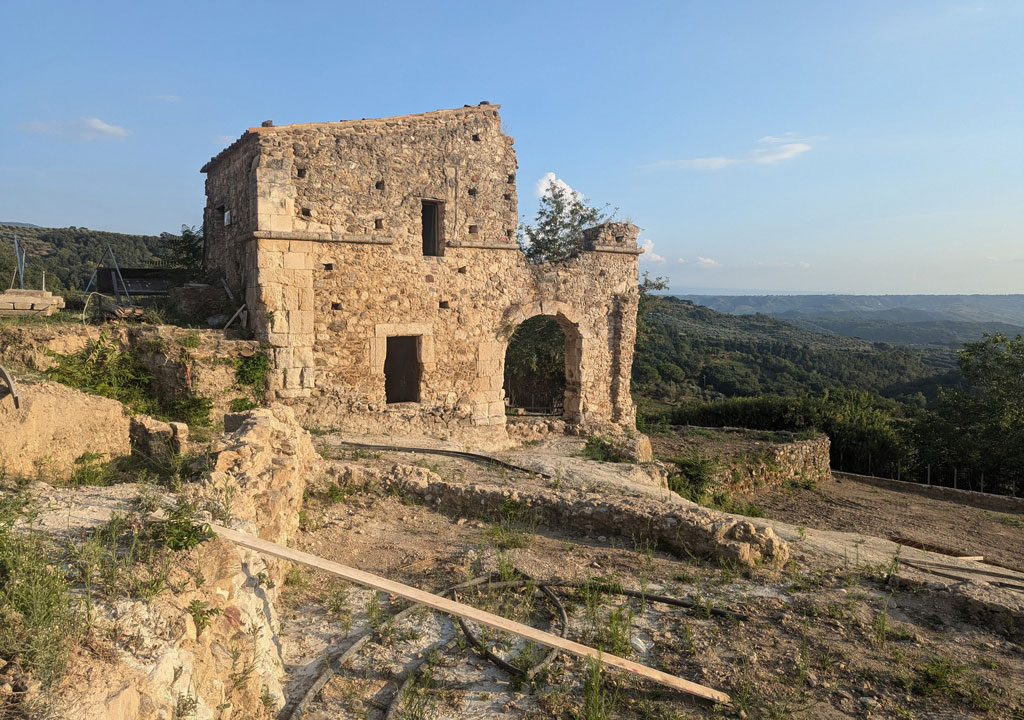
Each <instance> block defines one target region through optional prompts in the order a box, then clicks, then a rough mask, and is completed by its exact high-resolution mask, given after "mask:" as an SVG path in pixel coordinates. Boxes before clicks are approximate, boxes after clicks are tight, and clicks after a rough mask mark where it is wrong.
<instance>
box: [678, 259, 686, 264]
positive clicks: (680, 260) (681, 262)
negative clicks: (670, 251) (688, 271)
mask: <svg viewBox="0 0 1024 720" xmlns="http://www.w3.org/2000/svg"><path fill="white" fill-rule="evenodd" d="M676 262H677V263H679V264H680V265H684V264H686V258H676Z"/></svg>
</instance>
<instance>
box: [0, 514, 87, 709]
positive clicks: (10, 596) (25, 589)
mask: <svg viewBox="0 0 1024 720" xmlns="http://www.w3.org/2000/svg"><path fill="white" fill-rule="evenodd" d="M81 630H82V620H81V617H80V616H79V614H78V613H77V612H76V611H75V608H74V606H73V604H72V600H71V596H70V594H69V593H68V579H67V576H66V574H65V571H64V569H63V568H62V567H61V565H60V564H59V563H58V562H57V561H56V559H55V558H53V557H51V553H50V552H48V550H47V548H46V547H45V546H44V545H43V542H42V540H41V539H40V538H39V537H38V536H34V535H29V536H24V535H19V534H16V533H15V532H14V531H13V530H12V529H11V527H10V525H9V524H6V523H0V658H3V659H4V660H8V661H15V662H17V663H19V664H20V665H21V666H22V667H23V668H24V669H26V670H27V671H29V672H30V673H32V675H33V676H34V677H35V678H36V679H37V680H39V681H40V682H41V683H42V684H43V688H44V689H45V688H49V687H51V686H52V685H53V684H54V683H55V682H56V681H57V680H59V679H60V677H61V676H62V675H63V673H64V669H65V667H66V666H67V663H68V659H69V658H70V655H71V650H72V648H73V647H74V645H75V643H76V642H77V640H78V637H79V634H80V633H81Z"/></svg>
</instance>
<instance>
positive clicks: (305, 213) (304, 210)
mask: <svg viewBox="0 0 1024 720" xmlns="http://www.w3.org/2000/svg"><path fill="white" fill-rule="evenodd" d="M312 215H313V211H312V210H310V209H309V208H302V217H312Z"/></svg>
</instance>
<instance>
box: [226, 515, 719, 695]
mask: <svg viewBox="0 0 1024 720" xmlns="http://www.w3.org/2000/svg"><path fill="white" fill-rule="evenodd" d="M210 527H211V529H212V530H213V531H214V532H216V533H217V534H218V535H220V536H221V537H222V538H224V539H225V540H230V541H231V542H233V543H235V544H236V545H240V546H242V547H245V548H249V549H250V550H255V551H256V552H260V553H263V554H265V555H270V556H272V557H276V558H281V559H282V560H289V561H291V562H296V563H299V564H301V565H308V566H309V567H311V568H315V569H317V570H322V571H323V572H327V573H330V574H332V575H337V576H338V577H341V578H344V579H345V580H348V581H349V582H354V583H356V584H358V585H365V586H366V587H371V588H375V589H377V590H382V591H384V592H386V593H390V594H391V595H395V596H397V597H401V598H405V599H406V600H411V601H413V602H416V603H420V604H422V605H426V606H427V607H430V608H433V609H434V610H438V611H440V612H443V613H447V614H449V615H458V616H459V617H463V618H466V619H468V620H472V621H473V622H478V623H480V624H481V625H487V626H488V627H492V628H494V629H496V630H502V631H505V632H510V633H512V634H514V635H519V636H520V637H524V638H526V639H527V640H532V641H534V642H535V643H539V644H540V645H545V646H547V647H552V648H557V649H559V650H563V651H565V652H568V653H572V654H573V655H578V656H580V657H586V658H594V659H600V661H601V662H602V663H603V664H605V665H609V666H611V667H615V668H619V669H620V670H627V671H629V672H632V673H636V674H637V675H640V676H641V677H645V678H648V679H649V680H654V681H655V682H657V683H660V684H662V685H665V686H666V687H670V688H673V689H675V690H681V691H682V692H685V693H689V694H690V695H695V696H697V697H700V698H704V699H705V700H713V701H715V702H720V703H728V702H729V701H730V700H729V696H728V695H726V694H725V693H723V692H720V691H718V690H714V689H712V688H709V687H705V686H703V685H698V684H697V683H694V682H690V681H689V680H684V679H683V678H679V677H676V676H675V675H669V674H668V673H666V672H662V671H661V670H655V669H654V668H650V667H647V666H646V665H641V664H640V663H638V662H633V661H632V660H627V659H626V658H621V657H618V656H617V655H611V654H608V653H600V652H598V651H597V650H595V649H594V648H592V647H588V646H587V645H582V644H580V643H577V642H573V641H572V640H566V639H565V638H560V637H558V636H557V635H553V634H551V633H549V632H544V631H543V630H538V629H537V628H533V627H530V626H529V625H523V624H522V623H518V622H515V621H513V620H508V619H506V618H503V617H501V616H500V615H493V614H491V613H489V612H485V611H483V610H479V609H477V608H475V607H472V606H471V605H464V604H463V603H460V602H455V601H454V600H449V599H448V598H443V597H440V596H439V595H434V594H432V593H428V592H424V591H423V590H418V589H416V588H414V587H412V586H410V585H403V584H402V583H399V582H394V581H393V580H388V579H387V578H383V577H380V576H379V575H373V574H372V573H368V572H363V571H362V570H357V569H355V568H351V567H348V566H347V565H341V564H340V563H336V562H332V561H330V560H325V559H323V558H321V557H317V556H316V555H311V554H309V553H305V552H302V551H301V550H294V549H292V548H287V547H284V546H283V545H278V544H277V543H272V542H269V541H267V540H261V539H260V538H258V537H254V536H252V535H248V534H246V533H240V532H237V531H236V530H229V529H228V528H225V527H221V526H219V525H210Z"/></svg>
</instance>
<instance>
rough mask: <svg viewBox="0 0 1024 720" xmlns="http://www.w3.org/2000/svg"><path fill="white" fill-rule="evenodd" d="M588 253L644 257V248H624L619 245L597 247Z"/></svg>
mask: <svg viewBox="0 0 1024 720" xmlns="http://www.w3.org/2000/svg"><path fill="white" fill-rule="evenodd" d="M586 252H604V253H616V254H618V255H643V253H644V250H643V248H624V247H618V246H617V245H595V246H594V247H592V248H590V249H588V250H586Z"/></svg>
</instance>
